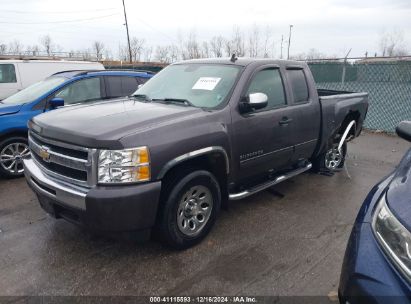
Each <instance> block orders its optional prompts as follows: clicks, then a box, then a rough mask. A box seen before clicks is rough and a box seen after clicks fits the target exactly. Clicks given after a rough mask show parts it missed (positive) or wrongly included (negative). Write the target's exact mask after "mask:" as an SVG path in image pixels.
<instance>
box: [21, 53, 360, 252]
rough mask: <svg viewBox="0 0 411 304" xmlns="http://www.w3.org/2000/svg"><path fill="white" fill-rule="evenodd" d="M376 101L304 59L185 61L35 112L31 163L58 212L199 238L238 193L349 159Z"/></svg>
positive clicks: (93, 224)
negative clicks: (100, 94)
mask: <svg viewBox="0 0 411 304" xmlns="http://www.w3.org/2000/svg"><path fill="white" fill-rule="evenodd" d="M367 108H368V97H367V94H366V93H348V92H341V91H329V90H317V89H316V87H315V83H314V80H313V77H312V75H311V72H310V70H309V68H308V66H307V65H306V64H305V63H302V62H297V61H285V60H269V59H246V58H235V57H234V56H233V57H232V58H231V59H229V58H228V59H201V60H190V61H183V62H180V63H176V64H172V65H170V66H168V67H166V68H165V69H163V70H162V71H161V72H160V73H158V74H157V75H156V76H154V77H153V78H152V79H150V80H149V81H148V82H147V83H145V84H144V85H143V86H141V87H140V88H139V89H138V90H137V91H136V92H135V93H134V94H133V95H132V96H129V97H126V98H120V99H116V100H113V101H107V102H102V103H98V104H84V105H80V106H76V107H70V108H62V109H58V110H56V111H53V112H51V113H45V114H42V115H39V116H36V117H34V118H33V119H32V120H31V121H30V122H29V146H30V149H31V156H29V157H26V158H25V159H24V167H25V171H24V172H25V176H26V179H27V182H28V184H29V186H30V187H31V188H32V189H33V190H34V192H35V193H36V194H37V196H38V199H39V202H40V205H41V207H42V208H43V209H44V210H45V211H46V212H48V213H50V214H51V215H53V216H54V217H56V218H64V219H66V220H68V221H71V222H73V223H77V224H81V225H83V226H86V227H88V228H89V229H92V230H102V231H106V232H124V231H127V232H133V231H135V233H136V235H137V234H138V235H139V237H145V238H147V237H149V236H150V233H151V231H152V230H154V231H156V232H157V233H156V235H159V236H160V237H161V239H162V240H163V241H164V242H165V243H168V244H169V245H171V246H174V247H176V248H180V249H181V248H187V247H190V246H193V245H194V244H196V243H198V242H199V241H201V240H202V239H203V238H204V237H205V236H206V235H207V234H208V233H209V231H210V229H211V228H212V226H213V224H214V223H215V220H216V218H217V215H218V213H219V209H220V207H221V205H222V204H225V203H226V202H227V201H228V200H238V199H242V198H244V197H247V196H249V195H252V194H254V193H256V192H259V191H262V190H264V189H267V188H269V187H272V186H273V185H275V184H277V183H279V182H282V181H284V180H286V179H288V178H291V177H293V176H295V175H297V174H300V173H303V172H305V171H307V170H309V169H311V168H315V169H317V170H337V169H338V168H340V167H341V166H342V165H343V163H344V158H345V153H346V149H347V145H346V142H347V141H348V140H350V139H352V138H354V137H356V136H358V135H359V134H360V132H361V129H362V125H363V121H364V119H365V116H366V112H367ZM301 203H303V202H301Z"/></svg>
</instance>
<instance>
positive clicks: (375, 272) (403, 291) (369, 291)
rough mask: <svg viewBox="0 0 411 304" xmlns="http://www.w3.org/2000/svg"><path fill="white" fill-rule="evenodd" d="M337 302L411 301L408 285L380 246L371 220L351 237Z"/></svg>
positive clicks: (410, 290) (359, 226)
mask: <svg viewBox="0 0 411 304" xmlns="http://www.w3.org/2000/svg"><path fill="white" fill-rule="evenodd" d="M339 297H340V303H344V304H346V303H350V304H356V303H364V304H367V303H411V286H410V285H409V284H408V283H407V282H406V281H405V280H404V279H403V278H402V276H401V275H400V273H399V272H398V271H397V270H396V269H395V268H394V266H393V265H392V264H391V262H390V261H389V260H388V257H386V255H385V253H384V252H383V251H382V249H381V248H380V246H379V244H378V243H377V240H376V239H375V236H374V233H373V231H372V228H371V224H370V223H357V224H356V225H355V226H354V228H353V230H352V232H351V236H350V240H349V242H348V246H347V250H346V253H345V257H344V263H343V267H342V271H341V278H340V285H339Z"/></svg>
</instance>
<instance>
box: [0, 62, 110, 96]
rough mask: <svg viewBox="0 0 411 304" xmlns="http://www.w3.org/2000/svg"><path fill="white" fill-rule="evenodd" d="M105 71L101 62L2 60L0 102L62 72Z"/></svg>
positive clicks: (0, 64)
mask: <svg viewBox="0 0 411 304" xmlns="http://www.w3.org/2000/svg"><path fill="white" fill-rule="evenodd" d="M71 70H104V66H103V65H102V64H101V63H99V62H88V61H64V60H0V100H2V99H5V98H7V97H9V96H10V95H13V94H14V93H16V92H18V91H20V90H22V89H24V88H26V87H28V86H29V85H31V84H33V83H35V82H38V81H40V80H43V79H44V78H47V77H48V76H50V75H52V74H54V73H57V72H62V71H71Z"/></svg>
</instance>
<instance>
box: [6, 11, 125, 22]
mask: <svg viewBox="0 0 411 304" xmlns="http://www.w3.org/2000/svg"><path fill="white" fill-rule="evenodd" d="M119 14H120V13H115V14H110V15H105V16H99V17H94V18H86V19H74V20H64V21H49V22H9V21H0V23H1V24H59V23H72V22H81V21H89V20H96V19H103V18H107V17H111V16H115V15H119Z"/></svg>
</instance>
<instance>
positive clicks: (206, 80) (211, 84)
mask: <svg viewBox="0 0 411 304" xmlns="http://www.w3.org/2000/svg"><path fill="white" fill-rule="evenodd" d="M220 80H221V78H218V77H200V78H199V79H198V80H197V82H196V83H195V84H194V86H193V87H192V88H191V89H192V90H207V91H212V90H214V88H215V87H216V86H217V84H218V83H219V82H220Z"/></svg>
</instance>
